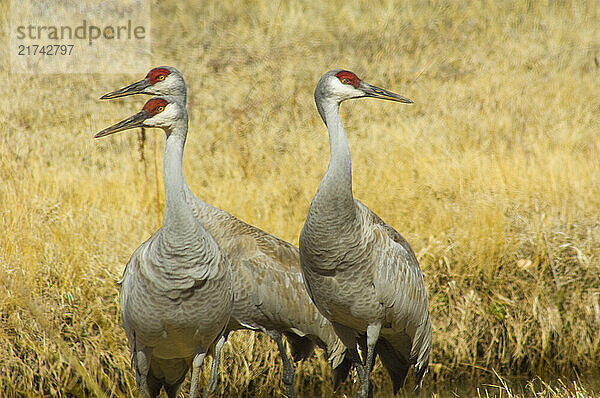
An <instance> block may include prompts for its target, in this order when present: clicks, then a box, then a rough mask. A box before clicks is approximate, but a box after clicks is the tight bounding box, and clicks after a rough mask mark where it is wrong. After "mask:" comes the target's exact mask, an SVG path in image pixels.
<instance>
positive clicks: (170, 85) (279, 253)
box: [101, 66, 351, 397]
mask: <svg viewBox="0 0 600 398" xmlns="http://www.w3.org/2000/svg"><path fill="white" fill-rule="evenodd" d="M140 93H143V94H154V93H169V94H173V95H176V96H177V98H178V100H179V101H180V102H181V103H183V104H185V100H186V85H185V81H184V79H183V76H182V74H181V73H180V72H179V71H178V70H177V69H175V68H173V67H170V66H161V67H158V68H154V69H152V70H151V71H150V72H148V74H147V75H146V77H145V78H144V79H143V80H141V81H138V82H136V83H133V84H130V85H128V86H126V87H123V88H122V89H119V90H117V91H114V92H111V93H108V94H105V95H104V96H102V97H101V98H103V99H110V98H117V97H122V96H126V95H133V94H140ZM186 198H187V201H188V204H189V206H190V207H191V208H192V210H193V212H194V215H195V217H196V219H197V220H198V221H200V223H201V224H202V225H203V226H204V227H205V228H206V230H208V232H210V233H211V234H212V235H213V236H214V238H215V239H216V241H217V243H218V244H219V246H220V247H221V248H222V250H223V251H224V253H225V254H226V255H227V256H228V258H229V259H230V262H231V265H232V271H233V289H234V304H233V311H232V316H231V321H230V323H229V325H228V327H227V331H226V332H225V335H224V337H223V338H222V339H221V340H220V341H219V343H218V344H217V349H216V353H215V356H214V360H213V366H212V369H211V375H210V379H209V383H208V384H209V390H214V388H215V387H216V376H217V369H218V364H219V358H220V356H219V353H220V350H221V348H222V346H223V343H224V342H225V339H226V336H227V335H228V333H229V332H230V331H234V330H238V329H251V330H259V331H262V332H264V333H266V334H267V335H268V336H270V337H271V338H272V339H273V340H275V342H276V343H277V347H278V349H279V352H280V354H281V358H282V364H283V368H284V369H283V377H282V381H283V383H284V385H285V387H286V391H287V395H288V396H290V397H292V396H293V395H294V389H293V380H294V369H293V367H292V365H291V363H290V361H289V359H288V356H287V353H286V350H285V347H284V345H283V342H282V338H281V335H282V334H284V335H285V336H286V337H287V340H288V343H289V345H290V350H291V353H292V356H293V358H294V360H296V361H298V360H302V359H305V358H307V357H308V356H309V355H311V353H312V351H313V348H314V346H315V345H318V346H320V347H321V348H323V349H324V350H325V352H326V354H327V357H328V362H329V364H330V365H331V367H332V369H333V372H332V373H333V384H334V388H337V386H338V385H339V384H340V383H341V382H343V381H344V379H345V378H346V376H347V375H348V372H349V369H350V366H351V363H350V358H348V357H347V355H346V348H345V346H344V345H343V344H342V342H341V341H340V340H339V339H338V337H337V335H336V334H335V331H334V330H333V327H332V325H331V323H329V322H328V321H327V320H326V319H325V318H324V317H323V316H322V315H321V314H320V313H319V311H318V310H317V308H316V307H315V306H314V304H313V303H312V301H311V299H310V297H309V296H308V294H307V292H306V289H305V287H304V281H303V278H302V274H301V272H300V259H299V254H298V249H297V248H296V247H295V246H293V245H291V244H289V243H287V242H285V241H283V240H281V239H279V238H277V237H275V236H273V235H270V234H268V233H266V232H264V231H262V230H260V229H258V228H256V227H253V226H251V225H248V224H246V223H245V222H243V221H241V220H239V219H237V218H236V217H234V216H233V215H231V214H229V213H227V212H225V211H223V210H221V209H219V208H216V207H214V206H212V205H210V204H208V203H206V202H204V201H201V200H199V199H197V198H196V197H195V196H194V195H193V194H192V193H191V191H190V190H189V189H188V188H186Z"/></svg>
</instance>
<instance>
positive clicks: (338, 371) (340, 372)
mask: <svg viewBox="0 0 600 398" xmlns="http://www.w3.org/2000/svg"><path fill="white" fill-rule="evenodd" d="M350 369H352V360H350V357H349V356H348V355H345V356H344V359H342V362H341V363H340V364H339V365H338V366H336V367H335V368H333V369H332V371H331V378H332V379H333V391H336V390H337V389H338V387H339V386H340V384H342V383H343V382H344V381H346V379H347V378H348V373H350Z"/></svg>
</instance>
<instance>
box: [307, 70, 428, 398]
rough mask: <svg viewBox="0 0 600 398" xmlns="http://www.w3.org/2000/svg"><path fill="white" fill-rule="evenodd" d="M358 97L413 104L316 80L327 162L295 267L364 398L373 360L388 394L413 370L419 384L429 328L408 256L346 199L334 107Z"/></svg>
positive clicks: (397, 239) (341, 136)
mask: <svg viewBox="0 0 600 398" xmlns="http://www.w3.org/2000/svg"><path fill="white" fill-rule="evenodd" d="M362 97H372V98H380V99H387V100H392V101H398V102H404V103H411V102H412V101H410V100H409V99H407V98H404V97H401V96H399V95H397V94H394V93H391V92H389V91H386V90H383V89H380V88H377V87H374V86H372V85H370V84H367V83H365V82H363V81H361V80H360V79H359V78H358V77H357V76H356V75H355V74H354V73H352V72H349V71H345V70H339V69H338V70H332V71H329V72H327V73H325V74H324V75H323V76H322V77H321V79H320V80H319V83H318V84H317V87H316V89H315V101H316V105H317V109H318V111H319V114H320V115H321V118H322V119H323V121H324V122H325V125H326V126H327V129H328V132H329V147H330V159H329V167H328V168H327V171H326V172H325V175H324V177H323V179H322V180H321V183H320V185H319V187H318V189H317V192H316V194H315V196H314V198H313V200H312V203H311V205H310V208H309V211H308V215H307V217H306V222H305V224H304V227H303V228H302V232H301V234H300V264H301V268H302V273H303V274H304V280H305V282H306V288H307V290H308V292H309V294H310V296H311V297H312V299H313V300H314V302H315V304H316V305H317V307H318V308H319V310H320V311H321V313H322V314H323V315H325V317H326V318H327V319H329V320H330V321H331V322H332V323H333V327H334V329H335V331H336V333H337V334H338V336H339V337H340V339H341V340H342V341H343V342H344V344H345V345H346V347H347V348H348V350H349V354H350V355H351V356H352V358H353V361H354V363H355V366H356V368H357V371H358V375H359V379H360V388H359V392H358V396H359V397H363V398H364V397H367V396H368V395H369V390H370V387H369V374H370V372H371V369H372V366H373V362H374V360H375V357H376V355H379V357H380V358H381V361H382V363H383V366H384V367H385V368H386V370H387V371H388V373H389V375H390V378H391V379H392V383H393V389H394V394H395V393H397V392H398V390H399V389H400V388H401V387H402V386H403V384H404V379H405V377H406V373H407V372H408V369H409V367H410V366H411V365H414V366H415V368H416V375H417V377H416V378H417V383H419V382H420V380H421V379H422V377H423V374H424V373H425V371H426V370H427V364H428V361H429V350H430V344H431V323H430V320H429V310H428V304H427V294H426V291H425V284H424V281H423V275H422V274H421V269H420V268H419V263H418V262H417V258H416V257H415V255H414V253H413V251H412V249H411V248H410V246H409V245H408V243H407V242H406V240H405V239H404V238H403V237H402V236H400V234H399V233H398V232H396V231H395V230H394V229H393V228H392V227H391V226H389V225H387V224H385V223H384V222H383V221H382V220H381V219H380V218H379V217H378V216H377V215H376V214H375V213H373V212H372V211H371V210H369V208H368V207H366V206H365V205H363V204H362V203H361V202H359V201H358V200H356V199H354V197H353V195H352V173H351V165H350V150H349V147H348V140H347V138H346V133H345V132H344V127H343V125H342V122H341V120H340V114H339V106H340V103H341V102H342V101H344V100H347V99H351V98H362ZM357 342H358V344H359V345H360V346H361V349H362V351H363V356H364V354H365V351H366V358H365V359H364V361H361V358H360V356H359V354H358V351H357V349H356V344H357Z"/></svg>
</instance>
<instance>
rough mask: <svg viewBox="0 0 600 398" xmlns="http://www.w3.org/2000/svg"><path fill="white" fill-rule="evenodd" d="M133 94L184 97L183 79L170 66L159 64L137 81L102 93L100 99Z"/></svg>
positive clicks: (179, 73)
mask: <svg viewBox="0 0 600 398" xmlns="http://www.w3.org/2000/svg"><path fill="white" fill-rule="evenodd" d="M134 94H150V95H172V96H176V97H181V96H182V97H183V98H185V95H186V87H185V81H184V80H183V75H182V74H181V72H179V71H178V70H177V69H175V68H173V67H172V66H159V67H158V68H154V69H152V70H151V71H150V72H148V74H147V75H146V77H145V78H144V79H142V80H140V81H139V82H135V83H133V84H130V85H129V86H125V87H123V88H121V89H119V90H116V91H112V92H110V93H108V94H104V95H103V96H102V97H100V99H113V98H119V97H125V96H128V95H134Z"/></svg>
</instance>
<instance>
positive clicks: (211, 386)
mask: <svg viewBox="0 0 600 398" xmlns="http://www.w3.org/2000/svg"><path fill="white" fill-rule="evenodd" d="M225 340H227V336H226V335H222V336H221V338H220V339H219V341H218V342H217V345H216V346H215V355H214V357H213V361H212V366H211V367H210V377H209V378H208V384H207V385H206V388H205V389H204V398H208V396H209V395H210V394H212V393H213V392H215V389H216V388H217V378H218V376H219V361H220V360H221V349H222V348H223V344H225Z"/></svg>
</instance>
